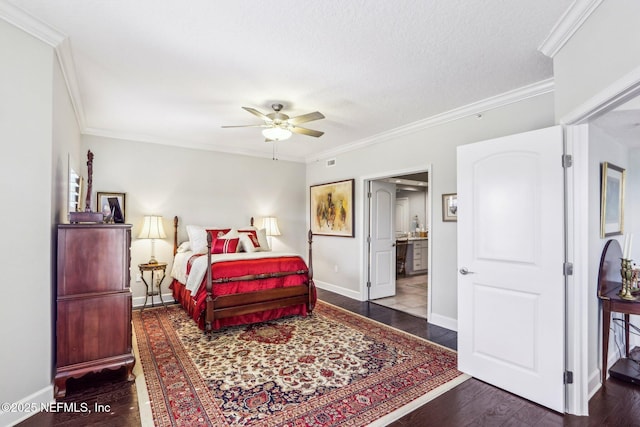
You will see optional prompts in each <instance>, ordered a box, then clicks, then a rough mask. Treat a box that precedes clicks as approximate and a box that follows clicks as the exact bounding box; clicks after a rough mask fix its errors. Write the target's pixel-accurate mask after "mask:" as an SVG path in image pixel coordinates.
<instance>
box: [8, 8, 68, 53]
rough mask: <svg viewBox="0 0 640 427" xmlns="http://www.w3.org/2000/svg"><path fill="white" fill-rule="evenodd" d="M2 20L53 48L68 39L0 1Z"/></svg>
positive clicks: (20, 10) (23, 12) (22, 11)
mask: <svg viewBox="0 0 640 427" xmlns="http://www.w3.org/2000/svg"><path fill="white" fill-rule="evenodd" d="M0 18H2V19H4V20H5V21H7V22H8V23H10V24H11V25H13V26H15V27H18V28H20V29H21V30H23V31H25V32H26V33H28V34H30V35H32V36H33V37H35V38H37V39H38V40H41V41H43V42H45V43H46V44H48V45H49V46H52V47H56V46H57V45H58V44H60V43H61V42H62V41H63V40H64V39H65V38H66V36H65V35H64V34H62V33H61V32H59V31H57V30H56V29H54V28H52V27H51V26H49V25H47V24H45V23H44V22H42V21H40V20H38V19H36V18H34V17H33V16H31V15H29V14H28V13H27V12H25V11H24V10H22V9H20V8H18V7H17V6H14V5H12V4H11V3H8V2H6V1H5V0H0Z"/></svg>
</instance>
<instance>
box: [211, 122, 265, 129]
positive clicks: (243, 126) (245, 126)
mask: <svg viewBox="0 0 640 427" xmlns="http://www.w3.org/2000/svg"><path fill="white" fill-rule="evenodd" d="M221 127H223V128H267V127H269V125H266V124H264V123H263V124H261V125H237V126H221Z"/></svg>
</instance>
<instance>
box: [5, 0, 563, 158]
mask: <svg viewBox="0 0 640 427" xmlns="http://www.w3.org/2000/svg"><path fill="white" fill-rule="evenodd" d="M10 3H11V4H13V5H15V6H17V7H19V8H21V9H22V10H24V11H26V12H27V13H28V14H30V15H32V16H33V17H35V18H37V19H39V20H41V21H43V22H44V23H46V24H48V25H50V26H51V27H53V28H54V29H56V30H57V31H59V32H61V33H62V34H64V35H66V36H68V37H69V44H70V48H71V53H72V57H73V65H74V68H75V74H76V78H77V81H76V83H77V86H78V89H79V91H78V92H79V96H80V98H81V99H80V100H79V101H80V103H79V105H81V106H82V110H83V111H82V113H83V116H84V123H83V124H82V125H83V131H84V132H86V133H90V134H102V135H111V136H116V137H123V138H133V139H140V140H146V141H151V142H160V143H171V144H176V145H183V146H190V147H200V148H210V149H220V150H225V151H232V152H246V153H254V154H257V155H265V156H271V154H272V145H271V144H269V143H265V142H264V138H263V137H262V135H261V134H260V129H257V128H245V129H222V128H221V126H223V125H241V124H259V123H260V120H259V119H258V118H257V117H255V116H253V115H251V114H249V113H247V112H246V111H244V110H242V109H241V107H242V106H246V107H252V108H256V109H258V110H260V111H263V112H265V113H266V112H269V111H270V105H271V104H272V103H273V102H275V101H277V102H280V103H282V104H284V105H285V110H284V112H285V113H287V114H288V115H290V116H296V115H300V114H305V113H308V112H312V111H320V112H322V113H323V114H324V115H325V116H326V119H324V120H320V121H314V122H309V123H306V124H304V125H303V126H305V127H309V128H312V129H317V130H320V131H323V132H325V135H324V136H322V137H320V138H312V137H308V136H302V135H294V136H293V137H292V138H291V139H289V140H287V141H282V142H279V143H278V145H277V151H278V153H279V156H280V157H281V158H286V159H293V160H300V161H304V160H309V159H310V158H311V157H312V156H317V155H319V154H318V153H327V152H331V150H336V149H337V148H338V147H341V146H343V145H345V144H353V143H357V142H359V141H362V140H365V139H368V138H372V137H374V136H375V135H377V134H380V133H383V132H385V131H389V130H391V129H396V128H399V127H402V126H406V125H408V124H410V123H413V122H416V121H419V120H423V119H426V118H429V117H432V116H435V115H437V114H440V113H443V112H446V111H449V110H452V109H456V108H459V107H462V106H465V105H468V104H471V103H474V102H478V101H481V100H483V99H486V98H489V97H492V96H495V95H498V94H501V93H504V92H508V91H511V90H514V89H517V88H520V87H523V86H527V85H530V84H532V83H536V82H540V81H543V80H545V79H549V78H551V77H552V61H551V59H550V58H548V57H546V56H544V55H543V54H542V53H540V52H539V51H538V46H540V44H541V43H542V42H543V41H544V40H545V38H546V37H547V35H548V34H549V32H550V31H551V30H552V28H553V26H554V24H555V23H556V22H557V21H558V20H559V19H560V18H561V16H562V15H563V13H564V12H565V10H566V9H567V8H568V7H569V6H570V4H571V0H518V1H513V0H484V1H479V0H478V1H470V0H429V1H426V0H400V1H390V0H366V1H365V0H323V1H309V0H304V1H302V0H297V1H294V0H283V1H277V2H276V1H264V0H259V1H258V0H248V1H247V0H243V1H213V0H189V1H178V0H135V1H131V0H109V1H105V0H56V1H51V0H10Z"/></svg>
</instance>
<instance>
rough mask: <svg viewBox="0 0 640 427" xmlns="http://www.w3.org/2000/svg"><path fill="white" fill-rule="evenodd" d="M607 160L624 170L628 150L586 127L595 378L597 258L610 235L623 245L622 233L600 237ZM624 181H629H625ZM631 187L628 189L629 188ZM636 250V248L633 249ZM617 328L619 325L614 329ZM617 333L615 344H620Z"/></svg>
mask: <svg viewBox="0 0 640 427" xmlns="http://www.w3.org/2000/svg"><path fill="white" fill-rule="evenodd" d="M602 162H609V163H612V164H614V165H616V166H619V167H621V168H624V169H627V170H628V169H629V152H628V149H627V148H626V147H624V146H623V145H622V144H620V143H618V142H617V141H616V140H615V139H614V138H612V137H610V136H609V135H607V134H606V133H605V132H603V131H602V130H600V129H599V128H598V127H596V126H590V127H589V212H590V213H591V215H589V259H590V260H591V262H590V263H589V295H590V296H591V297H590V298H589V307H588V313H589V314H588V316H589V342H588V349H589V351H588V352H589V358H588V367H589V376H590V378H595V379H596V380H598V379H599V375H600V367H601V365H600V364H601V359H600V348H601V347H600V343H601V341H602V333H601V332H602V327H601V324H602V323H601V322H602V316H601V315H600V301H599V300H598V298H597V289H598V268H599V264H600V257H601V255H602V249H603V248H604V245H605V243H606V242H607V241H608V240H609V239H611V238H613V239H615V240H618V242H620V246H622V245H623V240H624V237H623V236H612V237H606V238H604V239H602V238H600V167H601V166H600V165H601V164H602ZM627 184H629V183H628V182H627ZM630 190H631V191H630ZM627 194H632V189H631V188H630V186H629V185H627ZM630 208H631V206H630V203H629V197H627V198H626V199H625V231H628V230H629V229H630V228H629V227H630V221H629V218H631V217H632V213H631V209H630ZM636 250H637V249H636ZM615 329H617V330H618V331H619V328H617V327H616V328H615ZM620 336H621V335H619V334H618V337H617V340H618V343H621V342H622V341H620ZM615 339H616V337H614V336H613V334H612V336H611V339H610V342H609V350H610V355H611V357H610V358H609V361H610V362H614V361H615V359H616V358H614V357H613V356H614V353H615V352H616V342H615Z"/></svg>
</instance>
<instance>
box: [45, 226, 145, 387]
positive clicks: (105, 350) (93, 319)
mask: <svg viewBox="0 0 640 427" xmlns="http://www.w3.org/2000/svg"><path fill="white" fill-rule="evenodd" d="M130 246H131V225H128V224H62V225H59V226H58V262H57V268H58V271H57V299H56V303H57V304H56V305H57V310H56V377H55V397H56V398H58V397H64V395H65V394H66V388H67V386H66V383H67V379H69V378H79V377H81V376H83V375H85V374H87V373H89V372H97V371H101V370H103V369H118V368H120V367H122V366H125V367H126V371H127V379H128V380H133V379H134V376H133V372H132V370H133V365H134V363H135V358H134V356H133V351H132V345H131V291H130V289H129V280H130V279H129V277H130V272H129V267H130V263H131V259H130V258H131V256H130Z"/></svg>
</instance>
